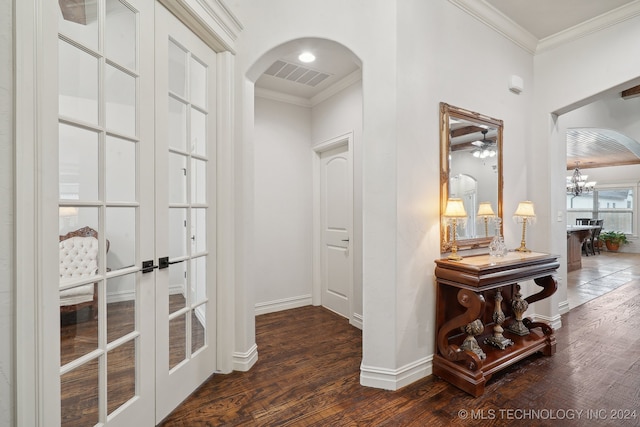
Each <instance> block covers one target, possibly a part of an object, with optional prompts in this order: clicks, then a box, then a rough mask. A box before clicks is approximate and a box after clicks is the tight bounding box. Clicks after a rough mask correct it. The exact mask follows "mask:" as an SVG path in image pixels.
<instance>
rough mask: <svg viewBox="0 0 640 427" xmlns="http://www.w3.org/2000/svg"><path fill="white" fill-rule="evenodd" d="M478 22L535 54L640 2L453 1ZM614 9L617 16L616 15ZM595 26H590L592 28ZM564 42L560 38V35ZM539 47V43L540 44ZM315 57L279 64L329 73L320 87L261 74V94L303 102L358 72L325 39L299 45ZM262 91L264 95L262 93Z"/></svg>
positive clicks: (346, 56) (350, 60)
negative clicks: (552, 41) (543, 42)
mask: <svg viewBox="0 0 640 427" xmlns="http://www.w3.org/2000/svg"><path fill="white" fill-rule="evenodd" d="M449 1H451V2H452V3H454V4H456V5H458V6H459V7H461V8H463V9H465V10H467V12H469V13H471V14H473V15H475V16H476V17H477V18H478V19H480V20H481V21H483V22H486V23H488V24H489V25H491V26H492V27H493V28H495V29H497V30H498V31H499V32H501V33H503V34H505V35H506V36H507V37H510V38H512V39H513V40H514V41H515V42H516V43H519V44H521V45H522V46H523V47H524V48H526V49H529V50H531V51H535V49H536V44H538V43H539V42H540V41H541V40H546V41H549V39H553V38H554V36H559V35H560V34H564V33H566V32H567V31H566V30H569V29H572V30H573V31H574V32H579V31H580V30H579V29H576V26H578V27H580V25H581V24H583V25H586V24H589V23H591V24H593V23H594V22H598V21H599V20H602V21H605V20H607V19H609V21H611V20H612V19H613V18H611V15H612V14H613V13H616V12H617V14H616V15H615V16H616V18H615V19H619V16H620V15H624V14H625V13H636V10H635V9H637V8H629V9H630V10H629V11H628V12H627V10H626V9H625V7H629V6H632V4H640V0H449ZM614 11H615V12H614ZM590 28H591V27H590ZM558 38H560V37H558ZM538 46H539V45H538ZM299 47H300V50H302V49H303V48H304V49H306V50H310V51H312V52H313V53H315V55H316V58H317V59H316V61H315V62H314V63H311V64H303V63H302V62H300V61H298V59H297V55H298V52H291V54H289V55H287V56H286V57H283V58H279V59H280V60H282V61H284V62H286V63H290V64H294V65H300V66H305V67H307V68H310V69H311V70H313V71H317V72H321V73H326V74H328V75H329V77H328V78H326V79H325V80H323V81H322V82H321V83H319V84H318V85H317V86H315V87H312V86H309V85H306V84H302V83H298V82H294V81H288V80H287V79H286V76H284V77H285V78H278V77H273V76H268V75H262V77H260V78H259V79H258V81H257V82H256V88H257V91H260V90H262V91H271V92H275V93H279V94H285V95H287V96H293V97H296V98H300V99H303V100H311V99H312V98H313V97H314V96H316V95H318V94H319V93H321V92H323V91H325V90H326V89H327V88H330V87H331V86H333V85H335V84H337V83H339V82H340V81H341V80H342V79H344V78H345V77H347V76H348V75H350V74H352V73H353V72H354V71H357V70H358V69H359V65H358V64H356V62H355V61H354V59H353V55H352V54H351V53H350V52H348V51H346V49H341V48H336V47H335V45H331V46H327V44H326V43H324V42H323V41H322V40H319V39H317V40H312V39H305V41H304V44H303V45H300V46H299ZM263 93H264V92H263Z"/></svg>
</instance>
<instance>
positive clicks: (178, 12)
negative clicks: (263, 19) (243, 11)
mask: <svg viewBox="0 0 640 427" xmlns="http://www.w3.org/2000/svg"><path fill="white" fill-rule="evenodd" d="M158 1H159V2H160V3H161V4H162V5H163V6H165V7H166V8H167V9H168V10H169V11H170V12H171V13H173V14H174V15H175V16H176V17H178V19H179V20H180V21H182V22H183V23H184V24H185V25H186V26H187V27H189V29H191V31H193V32H194V33H195V34H196V35H198V37H200V38H201V39H202V40H204V42H205V43H207V45H208V46H209V47H211V48H212V49H213V50H214V51H216V52H223V51H229V52H231V53H235V50H234V44H235V41H236V39H237V38H238V33H239V32H240V31H242V29H243V27H242V24H241V23H240V21H239V20H238V18H237V17H236V16H235V15H234V14H233V13H232V12H231V10H230V9H229V8H228V7H227V6H226V5H225V4H224V2H223V1H222V0H158Z"/></svg>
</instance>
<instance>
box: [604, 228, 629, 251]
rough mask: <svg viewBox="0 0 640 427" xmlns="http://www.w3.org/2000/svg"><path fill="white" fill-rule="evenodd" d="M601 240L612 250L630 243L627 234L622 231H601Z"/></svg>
mask: <svg viewBox="0 0 640 427" xmlns="http://www.w3.org/2000/svg"><path fill="white" fill-rule="evenodd" d="M600 240H602V241H603V242H604V244H605V245H606V246H607V249H608V250H610V251H617V250H618V249H619V248H620V245H624V244H626V243H629V241H628V240H627V235H626V234H624V233H623V232H622V231H603V232H602V233H600Z"/></svg>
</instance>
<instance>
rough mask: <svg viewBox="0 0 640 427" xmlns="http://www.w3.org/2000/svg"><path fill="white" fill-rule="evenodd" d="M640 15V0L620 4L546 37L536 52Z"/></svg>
mask: <svg viewBox="0 0 640 427" xmlns="http://www.w3.org/2000/svg"><path fill="white" fill-rule="evenodd" d="M638 15H640V0H636V1H635V2H633V3H628V4H626V5H623V6H620V7H619V8H617V9H613V10H611V11H609V12H607V13H604V14H602V15H600V16H597V17H595V18H592V19H589V20H588V21H585V22H582V23H580V24H578V25H575V26H573V27H571V28H568V29H566V30H564V31H561V32H559V33H557V34H554V35H551V36H549V37H545V38H544V39H542V40H540V42H539V43H538V48H537V50H536V53H538V52H543V51H545V50H550V49H553V48H555V47H557V46H559V45H561V44H565V43H569V42H571V41H574V40H577V39H579V38H581V37H584V36H587V35H589V34H592V33H595V32H597V31H600V30H604V29H606V28H609V27H613V26H614V25H616V24H619V23H621V22H624V21H626V20H628V19H632V18H635V17H636V16H638Z"/></svg>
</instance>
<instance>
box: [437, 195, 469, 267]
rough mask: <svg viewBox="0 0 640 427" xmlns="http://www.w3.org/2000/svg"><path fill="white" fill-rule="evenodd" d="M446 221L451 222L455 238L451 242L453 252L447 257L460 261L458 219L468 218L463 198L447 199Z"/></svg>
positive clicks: (444, 215) (444, 216)
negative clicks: (457, 241)
mask: <svg viewBox="0 0 640 427" xmlns="http://www.w3.org/2000/svg"><path fill="white" fill-rule="evenodd" d="M442 216H443V218H444V219H445V221H447V222H451V232H452V234H453V239H452V242H451V254H450V255H449V256H448V257H447V259H450V260H452V261H460V260H461V259H462V257H461V256H460V255H458V245H457V244H456V235H457V231H456V228H457V226H458V221H462V222H464V221H465V220H466V219H467V212H466V211H465V210H464V204H463V203H462V199H456V198H450V199H449V200H447V207H446V209H445V210H444V214H443V215H442Z"/></svg>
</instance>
